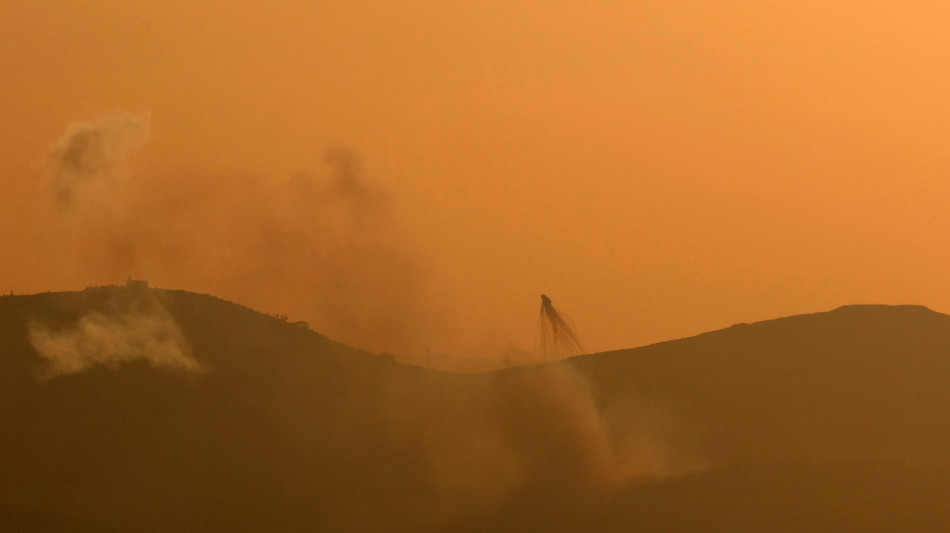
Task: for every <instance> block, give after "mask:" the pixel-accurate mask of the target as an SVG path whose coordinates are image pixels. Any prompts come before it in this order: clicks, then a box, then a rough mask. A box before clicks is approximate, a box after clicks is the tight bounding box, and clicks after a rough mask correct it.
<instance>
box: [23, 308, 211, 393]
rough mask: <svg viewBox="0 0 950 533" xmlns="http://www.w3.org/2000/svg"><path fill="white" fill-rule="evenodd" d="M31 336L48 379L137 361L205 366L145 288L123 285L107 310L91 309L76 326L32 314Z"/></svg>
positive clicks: (180, 367)
mask: <svg viewBox="0 0 950 533" xmlns="http://www.w3.org/2000/svg"><path fill="white" fill-rule="evenodd" d="M29 340H30V344H31V345H32V346H33V348H34V349H35V350H36V352H37V353H38V354H39V355H40V357H41V358H43V359H45V360H46V367H45V368H44V369H43V370H42V372H41V377H43V378H46V379H48V378H52V377H55V376H59V375H63V374H75V373H78V372H82V371H84V370H87V369H89V368H91V367H94V366H104V367H107V368H115V367H117V366H119V365H120V364H123V363H129V362H133V361H145V362H147V363H148V364H149V365H151V366H153V367H155V368H164V369H170V370H177V371H186V372H195V371H198V370H200V369H201V365H199V364H198V361H197V360H195V358H194V357H193V356H192V354H191V347H190V346H189V344H188V342H187V341H186V340H185V337H184V335H183V334H182V331H181V329H180V328H179V327H178V324H177V323H176V322H175V320H174V319H173V318H172V316H171V314H170V313H169V312H168V310H167V309H166V308H165V306H164V305H162V303H161V302H160V301H158V299H157V298H156V297H154V296H153V295H151V293H146V292H136V293H130V292H128V291H123V293H122V295H121V297H116V298H113V299H112V300H110V301H109V302H108V305H107V306H106V309H105V310H93V311H90V312H88V313H87V314H85V315H84V316H82V317H81V318H80V319H79V320H78V322H77V323H76V324H75V325H74V326H69V327H65V328H58V327H55V326H53V325H51V324H49V323H47V322H43V321H40V320H33V321H32V322H31V323H30V326H29Z"/></svg>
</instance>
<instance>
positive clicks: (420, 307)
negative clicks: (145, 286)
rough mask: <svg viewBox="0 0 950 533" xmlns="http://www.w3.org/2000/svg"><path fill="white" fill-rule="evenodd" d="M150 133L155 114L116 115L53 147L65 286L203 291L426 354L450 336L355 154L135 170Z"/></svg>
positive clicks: (352, 338) (342, 151)
mask: <svg viewBox="0 0 950 533" xmlns="http://www.w3.org/2000/svg"><path fill="white" fill-rule="evenodd" d="M148 136H149V120H148V118H147V117H138V116H134V115H131V114H127V113H117V114H113V115H109V116H105V117H102V118H100V119H97V120H94V121H91V122H82V123H75V124H72V125H70V126H69V127H68V128H67V131H66V133H65V134H64V135H63V137H62V138H61V139H60V140H59V141H57V142H56V143H55V144H54V145H53V146H52V147H51V150H50V154H49V161H48V182H49V188H50V193H51V195H50V196H51V205H52V206H53V208H54V213H55V223H54V226H52V227H50V228H48V231H47V234H48V235H47V238H48V240H49V241H50V246H49V248H50V250H51V254H50V257H49V260H48V262H47V263H48V267H49V268H50V269H51V270H56V269H57V268H59V269H60V271H59V275H60V278H61V281H60V282H61V283H64V284H68V285H73V286H74V285H76V284H81V285H88V284H109V283H115V282H116V281H118V280H123V279H125V278H126V277H129V276H131V277H134V278H139V279H153V280H158V281H159V282H160V283H161V284H162V285H166V286H180V287H196V288H201V289H202V290H204V291H208V292H214V293H217V294H222V295H224V296H227V297H229V298H233V299H235V300H240V301H242V302H245V303H247V304H249V305H253V306H254V307H256V308H263V309H268V310H271V311H273V312H278V313H281V314H284V315H288V316H290V317H292V318H294V319H295V320H301V319H302V320H306V321H308V322H310V323H311V324H312V325H313V327H315V328H316V329H318V330H320V331H322V332H324V333H326V334H328V335H330V336H331V337H333V338H336V339H340V340H342V341H345V342H348V343H351V344H354V345H358V346H361V347H365V348H368V349H371V350H374V351H383V350H386V351H394V352H397V353H408V352H419V351H421V350H422V346H424V344H425V342H426V339H427V338H429V337H431V336H432V335H435V334H437V333H438V328H439V326H440V324H441V323H442V319H441V318H438V317H441V316H443V314H442V313H439V312H436V310H435V306H434V305H433V304H432V300H431V299H430V298H429V295H428V287H427V284H426V283H425V276H424V275H423V274H424V273H425V272H426V268H425V266H424V264H423V262H422V260H421V259H420V258H419V256H418V255H416V254H415V253H413V252H411V251H410V250H409V249H408V248H407V247H406V246H404V245H403V244H402V243H401V241H402V238H401V237H400V235H399V232H398V229H397V228H395V222H394V217H393V215H392V201H391V198H390V195H389V194H388V192H387V191H385V190H384V189H382V188H381V187H379V186H377V185H375V184H373V183H372V182H371V181H370V180H368V179H367V178H366V177H365V175H364V173H363V172H362V170H361V166H360V159H359V157H358V155H357V154H356V153H355V152H353V151H351V150H348V149H346V148H332V149H330V150H328V151H327V152H326V153H325V156H324V161H323V162H324V163H325V164H326V166H327V169H328V173H327V175H326V176H320V175H315V174H312V173H300V174H297V175H294V176H286V177H282V176H240V175H230V176H215V175H209V174H207V173H204V172H201V171H185V170H181V169H177V170H176V169H165V170H163V171H161V172H158V173H154V172H153V173H146V172H133V171H131V170H130V167H129V165H128V161H129V159H130V157H131V156H132V155H133V154H134V152H135V151H136V150H137V149H138V148H140V147H141V146H143V144H144V142H145V140H146V139H147V138H148Z"/></svg>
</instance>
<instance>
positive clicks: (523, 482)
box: [0, 287, 950, 531]
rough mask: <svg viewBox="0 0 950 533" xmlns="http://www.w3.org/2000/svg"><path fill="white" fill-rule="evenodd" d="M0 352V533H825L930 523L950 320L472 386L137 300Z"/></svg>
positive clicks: (810, 326) (40, 317) (521, 372)
mask: <svg viewBox="0 0 950 533" xmlns="http://www.w3.org/2000/svg"><path fill="white" fill-rule="evenodd" d="M0 340H2V345H0V423H2V425H3V427H4V428H6V429H5V431H3V432H2V434H0V456H2V457H4V458H5V460H4V461H3V462H2V463H0V504H2V505H0V520H2V519H3V517H4V516H5V515H4V513H6V515H8V516H10V517H12V518H11V520H27V519H30V520H34V519H35V520H40V521H42V520H46V521H47V522H50V523H52V522H54V521H56V520H60V521H61V520H62V517H75V521H76V522H77V523H79V522H82V523H83V524H97V526H96V527H98V525H101V527H102V528H111V529H110V530H116V531H170V530H174V531H273V530H279V531H313V530H389V531H395V530H405V531H420V530H439V531H446V530H456V529H457V530H471V528H479V527H482V528H488V529H500V530H504V529H505V528H506V527H507V528H508V529H511V525H512V524H522V525H523V526H524V528H525V529H532V528H535V529H536V530H540V529H545V530H556V529H560V530H565V531H567V530H575V527H576V526H577V524H578V523H579V522H576V521H575V520H576V519H581V518H584V517H587V518H584V519H585V520H593V518H592V517H593V516H598V517H599V518H598V519H597V520H600V522H591V523H597V524H600V527H601V528H603V529H610V528H611V527H613V528H622V527H635V526H636V525H640V526H642V527H647V526H648V525H649V524H653V525H654V526H656V527H658V528H660V529H662V525H663V524H665V523H679V524H682V528H679V529H680V530H696V531H699V530H703V531H714V530H722V531H727V530H729V531H732V530H736V528H739V529H741V528H746V529H747V530H755V527H753V526H754V523H755V521H756V517H763V518H762V519H763V520H766V519H768V520H771V521H772V522H774V523H783V522H788V523H789V524H792V525H794V524H799V526H800V528H799V529H794V528H793V529H794V530H810V531H815V530H821V529H822V527H819V526H822V525H824V526H826V527H824V529H825V530H828V531H832V530H835V531H840V530H847V529H849V528H851V529H852V530H861V528H862V527H866V526H867V521H866V520H864V519H863V518H861V517H859V516H857V514H859V513H860V512H861V509H864V508H865V507H867V508H869V509H870V508H872V507H873V508H874V509H876V510H877V512H878V514H881V513H883V514H884V515H886V516H885V517H883V518H880V520H884V521H885V522H886V519H887V520H889V519H893V520H905V518H906V516H908V513H909V511H908V509H916V510H917V511H918V512H919V514H922V515H925V516H928V517H930V520H931V522H929V523H931V525H932V523H933V521H934V520H936V521H938V522H939V523H940V524H945V525H950V518H947V519H943V518H942V517H943V515H944V514H946V513H943V512H942V509H943V508H945V505H944V504H945V503H948V502H947V500H946V495H947V494H950V490H948V486H950V484H948V482H947V481H946V480H947V479H950V476H948V475H947V471H946V468H947V466H948V465H950V451H948V450H950V446H948V445H950V431H948V430H947V429H946V423H945V422H946V420H947V413H948V412H950V392H948V391H947V389H946V387H945V386H944V385H945V384H946V383H947V382H948V378H950V375H948V374H950V362H948V359H950V358H948V354H950V316H947V315H943V314H939V313H935V312H933V311H930V310H928V309H925V308H921V307H913V306H906V307H905V306H896V307H889V306H849V307H845V308H841V309H838V310H835V311H831V312H828V313H818V314H814V315H803V316H797V317H789V318H783V319H778V320H773V321H768V322H761V323H756V324H751V325H740V326H735V327H733V328H729V329H726V330H721V331H717V332H712V333H707V334H704V335H699V336H697V337H692V338H689V339H682V340H678V341H671V342H666V343H661V344H657V345H653V346H647V347H643V348H637V349H633V350H624V351H618V352H610V353H602V354H594V355H587V356H581V357H577V358H574V359H571V360H568V361H563V362H561V363H558V364H552V365H544V366H537V367H526V368H514V369H508V370H503V371H498V372H491V373H486V374H473V375H454V374H446V373H440V372H433V371H428V370H425V369H421V368H417V367H413V366H408V365H402V364H398V363H396V362H394V361H393V360H392V358H390V357H384V356H380V355H374V354H369V353H366V352H363V351H360V350H357V349H353V348H350V347H347V346H343V345H341V344H338V343H335V342H333V341H331V340H329V339H327V338H326V337H324V336H322V335H320V334H318V333H315V332H313V331H310V330H308V329H306V328H304V327H301V326H299V325H294V324H290V323H287V322H285V321H283V320H280V319H278V318H275V317H272V316H268V315H265V314H261V313H257V312H255V311H253V310H250V309H247V308H244V307H241V306H239V305H235V304H232V303H229V302H225V301H223V300H220V299H217V298H214V297H211V296H205V295H199V294H194V293H188V292H182V291H165V290H158V289H145V288H120V287H104V288H96V289H89V290H86V291H82V292H72V293H48V294H39V295H32V296H9V297H3V298H0ZM750 465H751V466H750ZM749 472H752V474H749ZM882 472H883V474H882ZM750 479H753V480H755V479H757V480H759V481H754V482H753V481H750ZM829 487H830V488H829ZM914 494H926V495H927V498H920V497H915V496H913V495H914ZM717 495H723V496H722V497H719V496H717ZM882 495H892V496H893V499H892V500H887V498H886V497H885V496H882ZM826 496H827V497H826ZM785 499H787V502H788V505H785V503H784V502H785V501H786V500H785ZM880 500H887V501H891V503H892V504H893V505H891V506H890V507H888V506H887V505H882V504H880ZM855 502H857V503H855ZM862 502H864V503H862ZM875 502H877V503H875ZM915 502H916V503H915ZM863 506H864V507H863ZM915 506H916V507H915ZM9 509H14V510H15V511H5V510H9ZM733 509H744V511H743V512H746V513H747V514H748V517H749V520H747V521H746V522H742V524H745V525H742V524H740V526H741V527H740V526H736V524H737V522H735V521H732V522H729V521H728V520H727V518H728V517H729V516H731V514H732V513H733ZM677 510H679V511H677ZM806 510H807V512H806ZM31 513H32V514H31ZM683 513H686V515H688V516H693V519H692V521H690V520H687V519H686V518H684V516H683ZM690 513H698V514H695V516H694V515H693V514H690ZM783 513H784V514H783ZM31 516H33V517H41V518H30V517H31ZM677 516H679V518H676V517H677ZM793 516H811V517H812V519H810V520H811V521H807V520H806V521H804V522H801V521H799V522H795V521H794V520H792V518H793ZM24 517H26V518H24ZM572 517H573V518H572ZM783 517H784V518H783ZM552 520H554V522H552ZM670 520H674V522H670ZM675 520H680V521H679V522H675ZM684 520H685V521H684ZM724 520H725V521H724ZM768 520H766V521H768ZM940 520H943V521H942V522H941V521H940ZM770 523H771V522H770ZM730 524H731V526H735V527H731V526H730ZM750 524H753V525H750ZM554 526H559V527H554ZM83 527H84V529H81V530H82V531H87V530H88V531H92V530H95V529H90V528H93V526H83ZM651 527H652V526H651ZM790 527H791V526H790ZM772 529H774V528H772ZM37 530H43V529H42V528H41V527H39V526H37ZM77 530H80V529H78V528H77ZM103 530H105V529H103Z"/></svg>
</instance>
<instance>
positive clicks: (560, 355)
mask: <svg viewBox="0 0 950 533" xmlns="http://www.w3.org/2000/svg"><path fill="white" fill-rule="evenodd" d="M540 320H541V326H540V329H541V346H540V354H541V360H542V361H557V360H559V359H564V358H566V357H571V356H574V355H579V354H582V353H584V347H583V346H581V341H580V339H578V338H577V332H576V331H574V323H573V322H572V321H571V319H570V317H568V316H567V315H564V314H562V313H560V312H559V311H558V310H557V309H555V307H554V305H552V304H551V299H550V298H548V297H547V296H546V295H544V294H542V295H541V316H540Z"/></svg>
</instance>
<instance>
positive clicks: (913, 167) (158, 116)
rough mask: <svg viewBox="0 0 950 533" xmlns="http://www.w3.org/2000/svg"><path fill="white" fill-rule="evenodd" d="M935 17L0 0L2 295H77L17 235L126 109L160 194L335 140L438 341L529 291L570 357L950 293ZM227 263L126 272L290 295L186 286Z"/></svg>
mask: <svg viewBox="0 0 950 533" xmlns="http://www.w3.org/2000/svg"><path fill="white" fill-rule="evenodd" d="M196 4H199V5H196ZM275 4H276V5H275ZM948 20H950V7H948V5H947V4H946V3H945V2H936V1H934V2H924V1H910V2H860V3H855V2H828V1H806V2H752V1H737V0H734V1H714V2H652V1H645V2H632V1H607V0H604V1H601V2H565V1H551V0H545V1H540V0H537V1H530V2H517V1H511V0H504V1H502V0H491V1H488V0H470V1H466V2H448V1H445V0H420V1H415V2H384V1H379V0H377V1H361V0H354V1H347V2H318V1H313V0H309V1H281V2H274V3H267V5H265V4H264V3H259V5H258V3H243V2H233V1H217V2H214V1H207V2H191V1H188V2H186V1H178V0H173V1H167V0H166V1H163V2H152V1H145V0H142V1H136V2H129V1H126V0H115V1H106V0H100V1H97V2H89V3H83V5H80V3H77V2H66V1H58V2H54V1H41V0H34V1H30V2H5V3H2V4H0V27H2V28H3V30H2V33H3V37H2V38H0V95H2V98H0V138H2V140H3V142H2V143H0V176H2V180H0V224H2V227H3V232H2V233H0V250H2V253H3V260H2V261H0V290H2V289H3V287H4V286H5V287H7V290H9V289H14V290H16V291H18V292H37V291H44V290H47V289H50V288H51V289H54V290H56V289H74V288H81V287H80V286H77V285H82V283H80V282H79V281H72V282H70V283H67V282H66V281H64V280H65V279H67V278H64V277H63V276H62V273H61V271H62V269H64V268H67V267H68V265H64V263H67V262H68V259H67V258H64V257H60V256H57V255H55V254H52V253H51V252H49V250H48V249H47V248H46V247H45V245H42V244H41V242H43V239H42V238H41V235H42V234H43V232H44V231H47V229H48V228H50V227H52V226H51V225H50V218H51V217H52V216H53V215H52V214H51V213H50V208H49V194H48V191H47V190H46V189H45V188H44V187H45V178H44V170H43V165H44V160H45V158H46V157H47V153H48V151H49V147H50V145H51V143H53V142H55V141H56V140H57V139H59V138H60V137H61V136H62V135H63V133H64V131H66V127H67V124H69V123H71V122H74V121H82V120H92V119H95V118H96V117H99V116H102V115H106V114H109V113H113V112H116V111H123V110H124V111H128V112H132V113H146V112H147V113H149V114H150V116H151V134H150V140H149V142H148V143H147V144H146V145H145V146H144V147H143V148H142V149H141V151H140V152H138V153H137V155H136V157H135V160H134V165H133V173H136V174H142V175H148V176H158V177H159V178H156V180H158V181H156V183H161V181H160V180H161V179H163V178H161V177H163V176H172V175H174V176H176V178H175V179H176V180H178V181H181V180H183V179H185V178H181V176H188V178H187V179H188V180H193V181H194V180H197V181H199V182H201V183H202V184H203V185H200V187H202V188H203V190H211V191H219V190H220V191H227V189H228V188H229V187H232V186H233V184H234V183H235V178H234V176H241V177H248V176H249V177H251V178H247V179H256V180H264V181H267V180H273V181H274V182H275V183H277V182H281V183H283V182H284V181H286V180H287V179H288V177H289V176H292V175H294V174H295V173H299V172H308V173H325V166H324V163H323V159H322V158H323V156H322V154H323V152H324V150H325V149H326V148H328V147H330V146H335V145H339V144H342V145H346V146H349V147H351V148H352V149H354V150H355V151H357V152H358V153H359V154H360V156H361V157H362V161H363V167H364V169H365V173H366V175H367V179H370V180H372V181H373V182H374V183H377V184H380V185H381V186H383V187H384V188H385V189H388V191H389V194H390V195H391V198H392V202H393V215H392V216H393V217H394V221H393V226H395V227H396V228H397V229H395V230H393V231H395V232H398V235H399V237H398V240H399V243H400V246H401V247H404V248H405V249H406V250H410V251H411V254H412V256H413V257H416V258H418V264H419V265H422V267H423V268H424V270H422V271H421V272H424V281H425V283H426V285H427V287H428V289H427V290H428V291H429V293H431V295H434V296H433V298H434V299H435V300H438V302H437V303H435V304H433V306H434V307H437V308H439V309H440V311H438V314H440V315H444V316H441V317H440V318H444V320H443V321H444V322H446V323H448V325H447V326H446V325H445V324H442V325H440V326H439V327H438V328H435V326H433V328H434V329H433V330H432V332H431V333H430V332H428V331H426V330H425V328H426V327H428V326H419V327H420V328H421V329H422V331H421V332H419V333H418V337H420V338H421V339H422V340H421V342H423V343H424V344H426V345H429V346H430V347H431V348H432V349H433V350H437V351H449V352H456V353H464V354H468V355H473V354H488V355H492V354H497V353H498V352H500V351H501V350H502V349H503V348H504V347H505V346H506V345H507V344H508V343H512V344H514V345H516V346H519V347H521V348H526V349H531V348H533V342H534V340H533V339H534V336H535V334H536V327H537V315H536V313H537V308H538V306H539V304H540V301H539V295H540V294H541V293H542V292H544V293H547V294H548V295H550V296H551V297H552V299H553V300H554V303H555V305H557V306H558V307H559V308H561V309H562V310H564V311H566V312H568V313H569V314H570V315H571V316H572V317H573V318H574V320H575V322H576V324H577V326H578V329H579V331H580V334H581V337H582V339H583V340H584V341H585V344H586V347H587V348H588V349H589V350H591V351H600V350H608V349H615V348H624V347H631V346H635V345H641V344H645V343H649V342H655V341H661V340H666V339H671V338H676V337H682V336H686V335H690V334H695V333H699V332H702V331H706V330H710V329H715V328H719V327H725V326H728V325H730V324H732V323H735V322H746V321H755V320H761V319H767V318H773V317H777V316H783V315H789V314H795V313H803V312H811V311H819V310H827V309H830V308H833V307H836V306H839V305H842V304H848V303H919V304H923V305H927V306H930V307H932V308H934V309H937V310H942V311H946V310H950V268H948V266H950V253H948V252H947V247H946V246H945V243H946V242H947V241H948V240H950V239H948V238H950V212H948V210H947V209H946V206H947V205H948V201H950V180H948V179H947V178H948V170H950V151H948V150H947V149H946V147H947V146H948V145H950V143H948V141H950V127H948V126H950V106H948V99H950V88H948V80H950V75H948V74H947V72H948V71H947V65H950V33H948V32H947V31H946V26H947V21H948ZM241 179H244V178H241ZM202 180H204V181H202ZM237 181H238V182H239V181H240V180H237ZM213 194H217V193H216V192H215V193H213ZM221 194H226V192H222V193H221ZM261 209H265V207H261ZM221 216H226V213H223V214H222V215H221ZM44 228H46V229H44ZM207 246H208V247H210V248H214V247H225V246H227V244H226V243H222V242H221V241H220V240H215V239H211V238H210V237H209V240H208V242H207ZM228 257H231V261H230V262H220V263H213V262H211V263H209V264H202V265H201V266H200V268H201V269H203V272H202V273H201V275H198V274H196V273H195V272H191V271H189V270H188V269H179V270H176V271H174V272H171V271H167V270H166V271H163V272H156V273H151V272H148V271H147V270H146V271H145V272H136V273H137V274H139V273H140V274H142V275H147V276H149V277H151V278H152V279H153V280H154V282H155V283H156V284H158V285H160V286H164V287H171V288H184V289H189V290H195V291H199V292H211V293H214V294H216V295H218V296H221V297H224V298H227V299H231V300H236V301H238V302H240V303H244V304H246V305H249V306H252V307H255V308H259V309H261V310H264V311H271V312H287V313H288V314H291V315H295V314H296V315H300V314H303V313H305V311H300V312H295V311H296V310H297V309H305V308H302V307H298V306H296V305H295V304H294V302H293V301H292V298H293V295H292V294H290V295H288V294H285V293H281V294H277V293H274V294H268V293H267V292H266V291H260V290H251V289H248V287H247V286H242V285H240V284H233V283H224V282H221V283H213V282H208V281H207V280H208V279H209V275H210V276H213V275H215V274H218V271H217V269H221V270H222V271H223V270H224V269H227V268H240V266H239V265H238V266H235V264H234V258H233V254H232V255H231V256H228ZM209 273H210V274H209ZM222 276H223V274H222ZM92 277H95V276H92ZM102 281H103V280H102V279H93V280H90V281H88V283H98V282H102ZM115 281H121V280H115ZM291 318H295V319H296V318H302V319H305V320H309V321H310V322H311V324H312V326H313V327H314V329H317V330H319V331H323V332H326V333H328V334H329V335H331V336H334V331H333V327H332V326H331V325H329V324H327V325H324V324H321V323H320V319H319V318H318V317H314V316H292V317H291ZM323 326H326V327H323ZM343 337H345V335H343ZM343 340H347V341H349V342H353V343H356V344H359V343H358V341H356V340H354V339H347V338H344V339H343ZM374 348H375V347H374Z"/></svg>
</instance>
